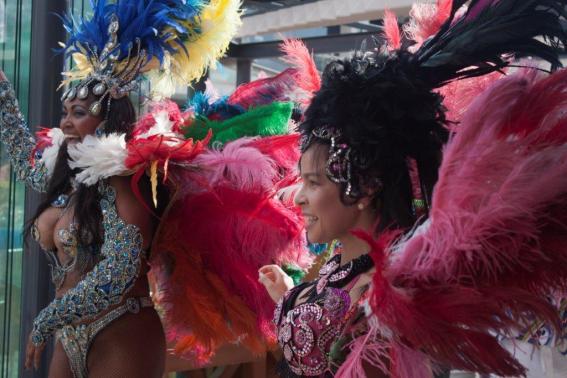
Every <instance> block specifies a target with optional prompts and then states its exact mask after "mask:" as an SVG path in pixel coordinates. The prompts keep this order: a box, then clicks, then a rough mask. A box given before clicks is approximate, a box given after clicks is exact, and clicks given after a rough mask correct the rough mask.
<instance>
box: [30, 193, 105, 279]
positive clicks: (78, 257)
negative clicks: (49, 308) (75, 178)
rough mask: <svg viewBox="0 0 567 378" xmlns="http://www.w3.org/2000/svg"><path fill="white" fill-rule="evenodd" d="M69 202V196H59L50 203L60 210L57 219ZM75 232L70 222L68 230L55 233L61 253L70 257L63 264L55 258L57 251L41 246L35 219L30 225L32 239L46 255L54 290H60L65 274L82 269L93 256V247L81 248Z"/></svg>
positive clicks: (75, 229) (75, 227)
mask: <svg viewBox="0 0 567 378" xmlns="http://www.w3.org/2000/svg"><path fill="white" fill-rule="evenodd" d="M69 201H70V196H69V195H67V194H60V195H59V196H58V197H57V198H56V199H55V200H54V201H53V202H51V206H52V207H54V208H58V209H61V214H60V215H59V219H61V217H62V216H63V214H64V213H65V211H66V209H67V208H68V205H69ZM59 219H58V220H59ZM77 232H78V231H77V224H76V223H75V222H72V223H71V224H70V225H69V227H68V228H62V229H60V230H58V231H57V238H58V239H59V241H60V242H61V245H62V246H63V252H64V253H65V254H66V255H68V256H69V257H71V259H70V260H69V261H68V262H67V263H65V264H63V263H61V261H60V260H59V258H58V257H57V249H55V248H46V246H44V245H42V243H41V234H40V231H39V227H38V225H37V219H36V220H35V222H34V224H33V225H32V229H31V234H32V237H33V238H34V240H35V241H36V242H38V243H39V246H40V247H41V248H42V249H43V250H44V251H45V253H46V255H47V258H48V260H49V266H50V268H51V281H52V282H53V284H54V285H55V288H56V289H60V288H61V286H62V285H63V282H64V281H65V277H66V275H67V273H69V272H71V271H73V270H75V269H78V268H81V269H82V268H84V267H85V265H87V261H86V260H88V259H89V258H90V257H92V256H94V254H93V253H92V252H93V251H92V248H94V245H89V246H82V245H81V244H80V243H79V242H78V238H77Z"/></svg>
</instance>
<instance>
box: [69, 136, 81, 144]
mask: <svg viewBox="0 0 567 378" xmlns="http://www.w3.org/2000/svg"><path fill="white" fill-rule="evenodd" d="M65 140H66V141H67V143H70V142H78V141H80V140H81V138H80V137H79V136H78V135H71V134H65Z"/></svg>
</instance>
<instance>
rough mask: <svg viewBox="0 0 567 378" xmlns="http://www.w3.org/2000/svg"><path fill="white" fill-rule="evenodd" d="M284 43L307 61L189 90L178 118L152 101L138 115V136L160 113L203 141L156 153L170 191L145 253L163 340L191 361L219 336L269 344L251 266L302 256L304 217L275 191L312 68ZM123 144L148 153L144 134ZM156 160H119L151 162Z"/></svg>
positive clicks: (263, 297)
mask: <svg viewBox="0 0 567 378" xmlns="http://www.w3.org/2000/svg"><path fill="white" fill-rule="evenodd" d="M284 49H287V50H286V51H288V52H291V51H293V52H294V59H296V60H297V61H301V62H303V63H306V64H307V65H308V66H307V67H305V66H303V67H301V68H300V67H299V66H294V67H292V68H290V69H288V70H286V71H284V72H282V73H281V74H279V75H277V76H275V77H273V78H265V79H261V80H258V81H256V82H252V83H248V84H245V85H243V86H241V87H239V88H237V89H236V91H235V92H234V93H233V94H232V95H230V96H228V97H225V98H220V99H215V98H211V97H210V96H208V95H207V94H206V93H198V94H197V95H196V96H195V98H194V99H193V100H192V102H190V103H189V108H188V111H187V113H186V115H185V117H183V116H179V112H178V111H175V106H173V105H170V106H173V107H174V108H173V110H172V108H170V109H165V111H164V108H163V107H161V108H158V109H157V110H156V111H153V112H151V113H150V114H148V115H147V116H146V117H145V118H143V119H142V120H141V121H140V122H139V127H138V130H140V131H141V132H143V133H144V134H147V133H148V131H146V130H148V126H149V125H151V124H152V123H153V120H155V121H156V122H155V123H154V125H153V126H152V127H150V128H149V130H151V129H152V128H153V127H156V126H157V124H158V123H160V122H163V121H160V120H159V118H161V119H163V120H167V121H166V122H170V121H169V120H181V119H184V118H186V121H185V123H184V125H183V126H182V127H181V128H180V129H177V130H176V131H179V132H180V134H178V135H182V138H183V140H185V141H186V142H185V143H188V142H189V141H193V142H192V143H193V145H195V144H196V143H197V144H200V145H201V146H202V148H203V149H202V150H201V151H200V153H199V154H198V155H196V156H195V157H194V158H191V159H186V158H182V159H178V160H173V159H170V160H169V161H165V160H164V159H162V160H159V159H158V160H159V162H158V163H157V164H158V168H159V170H160V171H161V172H163V174H164V175H167V181H166V183H167V185H168V186H169V187H170V189H171V192H172V199H171V200H170V204H169V207H168V210H167V211H166V213H165V214H164V216H163V218H162V220H161V223H160V228H159V231H158V233H157V235H156V237H155V242H154V246H153V249H152V250H153V254H152V258H151V261H150V263H151V266H152V269H151V272H150V277H151V280H152V284H153V288H154V290H153V292H154V300H155V302H156V303H157V305H158V306H159V307H160V308H161V313H162V316H163V320H164V323H165V327H166V331H167V335H168V339H169V341H170V342H172V343H174V351H175V352H176V353H177V354H179V355H181V356H184V357H186V358H190V359H193V360H194V361H197V362H198V363H199V362H205V361H207V359H208V358H210V356H211V355H212V354H213V353H214V352H215V351H216V350H217V349H218V347H219V346H222V345H224V344H227V343H241V344H242V345H244V346H246V347H247V348H249V349H250V350H252V351H254V352H261V351H264V350H265V349H266V347H267V346H269V345H272V344H273V343H274V334H273V329H272V325H271V318H272V314H273V310H274V304H273V302H272V301H271V299H270V298H269V297H268V295H267V294H266V292H265V289H264V288H263V286H261V284H260V283H259V282H258V280H257V275H258V273H257V271H258V269H259V268H260V267H261V266H263V265H266V264H273V263H275V264H280V265H287V264H292V265H295V266H298V267H303V268H305V267H306V266H308V265H309V263H310V261H309V257H307V253H306V248H305V245H304V243H305V242H304V240H305V239H304V235H303V221H302V219H301V217H300V215H299V214H298V213H297V211H296V210H295V209H294V208H293V205H292V204H291V203H290V202H289V201H283V200H282V199H280V198H279V196H278V189H279V188H281V187H283V186H288V185H289V184H291V183H294V182H295V181H296V180H297V175H296V165H297V161H298V159H299V151H298V149H297V145H298V136H297V134H290V133H289V128H290V122H291V117H292V113H293V111H294V108H295V107H296V106H294V104H293V103H292V102H289V101H295V102H296V105H297V106H299V107H301V104H304V103H306V101H308V97H309V95H310V91H311V90H313V88H315V87H316V86H317V85H318V84H317V83H318V80H319V76H318V74H317V71H316V68H315V64H314V62H313V60H312V58H311V56H310V54H309V53H308V52H307V50H306V49H305V47H304V46H303V45H302V44H300V43H299V42H297V41H289V42H287V43H286V44H284ZM160 114H161V115H160ZM167 115H168V116H167ZM158 128H159V126H158ZM161 128H163V127H161ZM159 138H161V137H159ZM130 145H131V149H130V156H132V157H133V158H134V159H136V156H140V155H143V156H145V155H147V152H145V151H148V150H147V149H146V146H145V142H144V141H142V140H140V142H139V143H138V142H134V143H131V144H130ZM148 148H149V151H153V149H154V148H155V145H148ZM157 149H158V150H162V147H161V146H159V147H157ZM152 153H153V152H152ZM158 160H156V159H155V158H152V157H150V158H147V157H144V158H142V159H140V160H139V161H138V162H135V161H134V160H133V161H132V164H128V163H127V165H128V166H137V167H138V169H140V168H142V167H144V168H146V167H149V168H150V169H151V167H152V166H153V165H154V164H155V163H154V162H155V161H158ZM141 161H144V162H145V163H144V164H145V165H140V162H141Z"/></svg>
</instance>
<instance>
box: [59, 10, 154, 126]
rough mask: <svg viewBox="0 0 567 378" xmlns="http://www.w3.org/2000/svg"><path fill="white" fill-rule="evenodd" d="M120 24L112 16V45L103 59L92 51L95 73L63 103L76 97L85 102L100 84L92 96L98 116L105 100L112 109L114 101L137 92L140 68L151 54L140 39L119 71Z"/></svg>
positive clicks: (94, 110)
mask: <svg viewBox="0 0 567 378" xmlns="http://www.w3.org/2000/svg"><path fill="white" fill-rule="evenodd" d="M119 29H120V24H119V21H118V17H117V16H116V15H112V16H111V22H110V25H109V26H108V36H109V39H108V42H107V43H106V45H105V46H104V49H103V50H102V52H101V54H100V56H99V55H98V54H97V53H96V52H94V51H92V53H91V55H90V56H89V63H90V64H91V65H92V67H93V72H92V73H91V74H89V76H87V78H86V79H85V80H83V81H82V82H81V83H80V84H79V85H77V86H75V87H73V86H71V87H69V89H67V91H66V92H65V93H64V95H63V97H62V100H63V101H65V100H69V101H71V100H73V99H74V98H75V97H77V98H79V99H81V100H84V99H86V98H87V97H88V96H89V85H90V84H91V83H93V82H97V83H98V84H96V85H95V86H94V87H93V88H92V93H93V94H94V95H95V96H97V98H98V100H96V101H95V102H93V103H92V104H91V106H90V107H89V112H90V113H91V114H92V115H94V116H98V115H99V114H100V112H101V111H102V106H103V104H104V100H105V99H106V100H107V106H108V107H110V102H111V101H112V99H119V98H122V97H124V96H127V95H128V93H129V92H130V91H133V90H135V89H137V87H138V83H137V82H136V81H135V80H136V78H137V77H138V75H139V73H140V69H141V68H142V67H143V66H144V65H145V63H147V54H146V52H145V50H142V49H141V41H140V39H136V41H135V48H134V49H135V50H134V51H133V49H130V51H129V52H128V57H127V59H126V62H125V64H123V65H122V67H121V68H119V69H115V67H116V65H117V62H118V57H119V55H118V53H117V52H118V50H119V48H120V45H119V43H118V38H117V35H118V30H119Z"/></svg>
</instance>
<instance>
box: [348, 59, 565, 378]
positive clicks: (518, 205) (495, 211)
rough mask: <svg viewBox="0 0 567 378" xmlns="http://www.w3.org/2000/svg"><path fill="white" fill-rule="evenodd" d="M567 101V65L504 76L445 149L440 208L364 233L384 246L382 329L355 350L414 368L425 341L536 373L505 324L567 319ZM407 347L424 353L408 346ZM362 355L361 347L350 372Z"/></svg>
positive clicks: (489, 364)
mask: <svg viewBox="0 0 567 378" xmlns="http://www.w3.org/2000/svg"><path fill="white" fill-rule="evenodd" d="M565 109H567V71H565V70H563V71H560V72H557V73H555V74H553V75H551V76H549V77H546V78H541V77H540V75H539V74H538V73H537V72H536V71H535V70H525V71H522V72H519V73H517V74H515V75H513V76H510V77H508V78H505V79H502V80H500V81H498V82H496V83H495V84H494V85H493V86H492V87H491V88H490V89H489V90H487V91H486V92H485V93H483V94H482V95H481V96H480V97H479V98H478V99H477V100H476V101H475V102H473V104H472V105H471V107H470V109H469V110H468V112H467V113H466V114H465V116H464V117H463V119H462V124H461V126H460V127H459V131H458V132H457V133H456V134H455V135H454V136H453V137H452V139H451V140H450V142H449V143H448V145H447V147H446V149H445V151H444V157H443V163H442V166H441V168H440V175H439V177H440V178H439V182H438V184H437V186H436V188H435V191H434V194H433V200H432V208H431V212H430V218H429V220H428V221H427V222H426V223H425V224H424V225H422V226H420V227H419V228H418V229H417V230H416V231H414V232H413V234H412V235H411V236H408V237H407V238H406V239H404V240H403V241H400V242H398V243H397V244H396V245H393V246H390V247H386V246H385V245H384V243H383V242H381V241H380V240H378V241H374V240H372V239H371V238H370V237H369V236H367V235H363V234H359V236H360V237H362V238H364V239H365V240H366V241H367V242H368V243H369V244H371V246H372V247H373V252H372V256H373V258H374V261H375V263H376V268H377V273H376V274H375V276H374V281H373V289H372V290H373V292H372V295H371V300H370V305H371V308H372V316H371V318H370V320H369V321H370V323H371V324H373V327H374V328H371V329H373V330H374V332H377V334H379V337H378V336H376V337H373V338H371V339H370V340H368V339H364V338H363V337H361V338H358V339H356V340H355V342H354V343H353V350H354V351H357V350H358V351H361V350H364V348H363V347H362V346H363V345H367V347H368V348H369V349H368V351H367V352H366V353H362V355H361V356H360V357H361V358H362V359H364V358H366V359H367V360H370V361H372V360H373V359H374V360H376V358H377V356H379V357H381V358H382V359H384V360H386V361H390V363H389V365H388V367H387V373H388V374H393V375H395V376H397V377H406V378H410V377H413V376H414V373H412V372H408V371H406V370H404V368H403V367H404V366H408V364H412V363H422V362H423V361H422V357H423V356H422V355H421V354H420V353H424V354H425V355H427V356H428V357H429V358H430V359H432V360H433V361H436V362H437V363H440V364H442V365H445V366H451V367H453V368H458V369H466V370H471V371H477V372H483V373H496V374H499V375H515V376H516V375H522V374H524V373H525V368H524V367H523V366H522V365H520V364H519V363H518V362H517V361H516V360H515V359H514V358H513V357H512V356H511V355H510V354H509V353H508V352H507V351H506V350H504V349H503V348H502V347H501V346H500V345H499V343H498V340H497V337H496V336H495V334H497V333H502V334H507V333H509V332H513V331H514V330H515V329H516V328H518V327H520V326H521V325H522V324H525V323H524V322H527V321H528V316H529V315H530V314H531V315H536V316H538V317H539V318H541V319H542V320H544V321H548V322H550V323H551V324H552V325H554V326H556V327H557V326H558V319H557V315H556V312H555V310H554V309H553V307H551V306H550V305H549V304H548V302H547V301H546V300H545V297H546V295H547V294H549V293H550V292H552V291H553V290H556V289H559V290H561V289H563V290H564V289H565V287H566V286H567V247H566V246H567V132H566V129H567V112H566V111H565ZM376 329H377V330H378V331H376ZM407 348H410V349H411V350H414V351H419V352H420V353H418V354H415V353H413V354H412V353H400V352H403V351H404V350H406V351H407ZM372 351H374V352H372ZM457 351H458V352H457ZM365 354H366V355H365ZM400 358H401V360H400ZM420 361H421V362H420ZM360 367H361V365H360V361H358V362H357V361H355V360H352V359H350V358H349V359H348V360H347V362H346V363H345V364H344V365H343V368H342V369H341V371H340V373H341V374H342V376H359V375H356V374H355V373H357V372H360V371H361V370H360Z"/></svg>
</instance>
